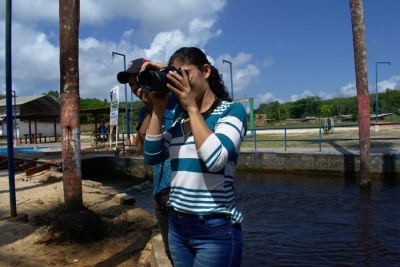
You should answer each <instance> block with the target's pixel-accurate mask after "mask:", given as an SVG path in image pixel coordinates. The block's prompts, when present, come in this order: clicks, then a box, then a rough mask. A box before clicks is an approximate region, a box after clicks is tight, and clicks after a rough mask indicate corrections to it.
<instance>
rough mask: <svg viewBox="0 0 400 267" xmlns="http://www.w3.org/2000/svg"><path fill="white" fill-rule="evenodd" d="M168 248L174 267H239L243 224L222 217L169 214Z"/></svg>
mask: <svg viewBox="0 0 400 267" xmlns="http://www.w3.org/2000/svg"><path fill="white" fill-rule="evenodd" d="M168 220H169V234H168V236H169V237H168V239H169V248H170V252H171V256H172V260H173V263H174V266H175V267H190V266H196V267H200V266H207V267H225V266H240V263H241V259H242V249H243V237H242V228H241V226H240V224H236V225H232V224H231V223H230V220H229V217H228V216H227V215H223V214H211V215H204V216H196V215H189V214H182V213H178V212H176V211H175V210H173V209H172V208H170V210H169V215H168Z"/></svg>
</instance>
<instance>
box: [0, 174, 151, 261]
mask: <svg viewBox="0 0 400 267" xmlns="http://www.w3.org/2000/svg"><path fill="white" fill-rule="evenodd" d="M15 187H16V200H17V201H16V202H17V213H18V216H17V218H9V217H10V205H9V204H10V197H9V193H8V191H9V190H8V188H9V178H8V172H7V171H0V266H24V267H36V266H37V267H39V266H40V267H42V266H134V267H135V266H146V265H148V261H149V253H150V251H149V247H148V245H147V246H146V244H147V243H148V240H149V238H150V236H151V235H152V233H154V232H156V231H157V224H156V220H155V218H154V216H153V215H151V214H149V213H148V212H147V211H146V210H144V209H142V208H141V207H137V206H135V204H134V205H120V204H118V203H116V202H115V201H114V199H113V197H114V195H115V194H116V193H118V192H117V191H115V189H114V188H112V187H109V186H102V185H101V184H100V183H97V182H92V181H83V186H82V187H83V201H84V205H85V206H86V207H88V208H89V209H90V210H92V211H94V212H95V213H96V214H99V215H100V217H101V219H102V221H103V222H104V223H105V225H106V234H105V237H104V238H103V239H101V240H98V241H92V242H83V243H79V242H75V241H73V242H72V241H66V240H65V239H64V240H63V239H58V238H57V233H56V234H51V232H50V231H49V230H50V228H51V226H49V225H38V222H39V221H40V220H39V219H40V218H42V217H43V215H44V214H46V213H48V211H50V210H54V208H57V207H60V205H61V204H62V203H63V184H62V174H61V173H57V172H53V171H45V172H41V173H38V174H35V175H32V176H29V177H26V175H25V173H18V174H16V175H15ZM7 217H8V218H7Z"/></svg>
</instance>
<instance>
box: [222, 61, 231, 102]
mask: <svg viewBox="0 0 400 267" xmlns="http://www.w3.org/2000/svg"><path fill="white" fill-rule="evenodd" d="M222 63H228V64H229V66H230V69H231V96H232V100H233V78H232V62H230V61H228V60H225V59H223V60H222Z"/></svg>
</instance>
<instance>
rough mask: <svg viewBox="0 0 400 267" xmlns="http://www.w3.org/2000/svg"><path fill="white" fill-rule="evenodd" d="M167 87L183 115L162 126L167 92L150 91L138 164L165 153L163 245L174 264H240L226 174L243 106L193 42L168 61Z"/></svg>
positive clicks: (235, 212)
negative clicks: (167, 184) (166, 179)
mask: <svg viewBox="0 0 400 267" xmlns="http://www.w3.org/2000/svg"><path fill="white" fill-rule="evenodd" d="M168 65H169V66H173V67H175V68H176V69H178V70H180V71H170V72H169V73H168V75H167V78H168V84H167V88H168V90H169V91H170V92H172V93H173V94H174V95H175V96H176V97H177V98H178V100H179V102H180V104H181V109H182V114H183V116H182V117H181V118H179V119H177V120H176V121H175V123H174V124H173V125H172V127H171V128H170V129H169V130H167V131H165V132H164V133H163V132H162V130H161V129H162V127H161V126H162V119H163V114H164V109H165V107H166V100H167V94H165V93H156V92H152V93H150V97H151V98H152V100H153V104H154V108H153V114H152V118H151V121H150V125H149V128H148V130H147V134H146V140H145V145H144V159H145V162H146V163H148V164H151V165H154V164H158V163H159V162H162V161H163V160H165V158H167V157H169V158H170V159H171V170H172V177H171V191H170V198H169V201H168V203H167V205H168V206H169V214H168V216H169V247H170V251H171V255H172V260H173V263H174V266H176V267H180V266H184V267H187V266H200V265H201V266H240V261H241V257H242V248H243V239H242V230H241V226H240V223H241V221H242V219H243V215H242V213H241V212H240V210H239V209H238V207H237V206H236V203H235V194H234V184H233V179H234V175H235V168H236V162H237V158H238V155H239V150H240V145H241V142H242V140H243V138H244V135H245V133H246V129H247V125H246V112H245V110H244V108H243V106H242V104H240V103H236V102H231V100H230V98H229V95H228V93H227V90H226V87H225V86H224V84H223V81H222V79H221V77H220V75H219V73H218V70H217V69H216V68H215V67H213V66H212V65H211V64H210V62H209V61H208V60H207V57H206V55H205V54H204V53H203V52H202V51H201V50H200V49H198V48H194V47H184V48H181V49H179V50H177V51H176V52H175V53H174V54H173V55H172V56H171V58H170V60H169V64H168Z"/></svg>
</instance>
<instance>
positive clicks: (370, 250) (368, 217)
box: [136, 172, 400, 267]
mask: <svg viewBox="0 0 400 267" xmlns="http://www.w3.org/2000/svg"><path fill="white" fill-rule="evenodd" d="M373 185H374V186H373V189H372V191H371V193H362V192H361V191H360V190H359V187H358V182H354V181H348V180H346V179H344V178H343V177H331V176H322V175H320V176H315V177H311V176H310V175H300V174H299V175H289V174H265V173H264V174H256V173H249V172H243V173H238V175H237V179H236V195H237V201H238V205H239V207H240V209H241V210H242V212H243V213H244V216H245V218H244V220H243V223H242V227H243V235H244V240H245V248H244V254H243V259H242V266H244V267H247V266H252V267H258V266H400V185H399V184H398V183H397V184H396V183H391V184H382V182H380V181H374V182H373ZM145 194H146V197H145V198H142V197H140V196H138V195H136V199H137V205H138V206H140V207H145V208H146V209H147V210H149V211H150V212H153V211H152V200H151V198H150V196H151V193H149V192H146V193H145Z"/></svg>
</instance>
